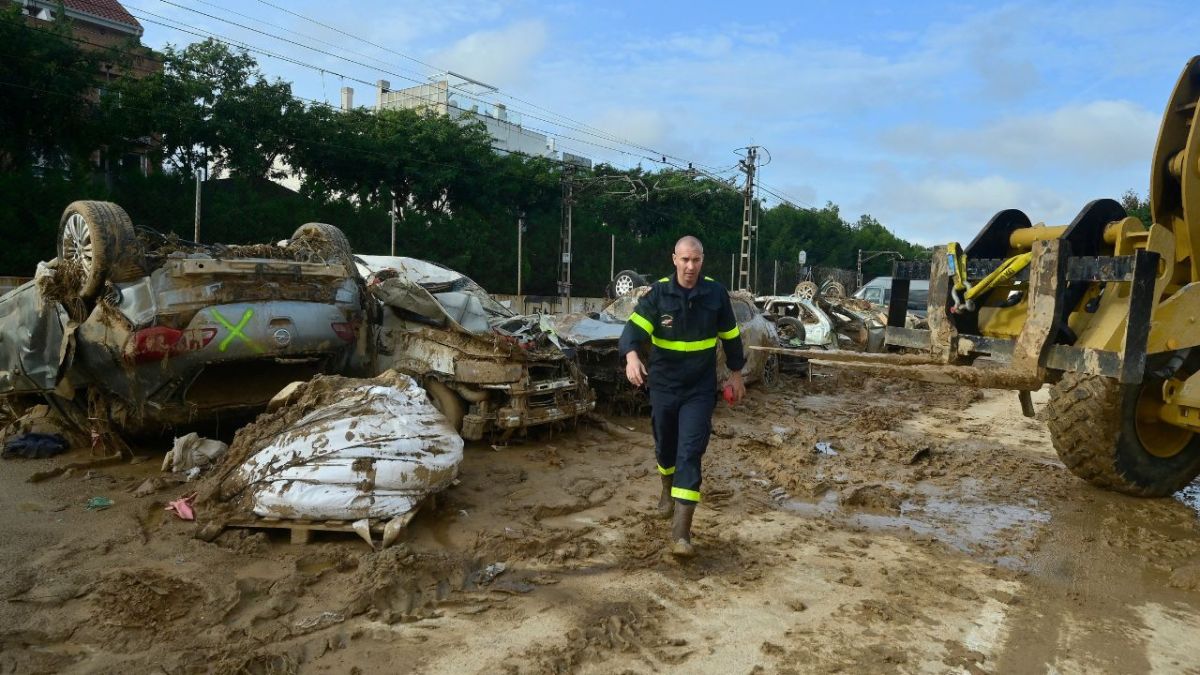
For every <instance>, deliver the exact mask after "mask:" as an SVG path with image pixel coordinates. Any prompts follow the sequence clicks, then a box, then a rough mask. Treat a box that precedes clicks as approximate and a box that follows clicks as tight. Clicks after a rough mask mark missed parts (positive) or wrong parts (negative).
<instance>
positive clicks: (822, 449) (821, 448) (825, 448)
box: [816, 441, 838, 456]
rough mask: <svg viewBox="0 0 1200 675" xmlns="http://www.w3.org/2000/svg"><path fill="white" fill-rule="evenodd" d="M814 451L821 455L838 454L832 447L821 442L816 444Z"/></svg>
mask: <svg viewBox="0 0 1200 675" xmlns="http://www.w3.org/2000/svg"><path fill="white" fill-rule="evenodd" d="M816 449H817V452H818V453H820V454H822V455H830V456H835V455H837V454H838V452H837V450H834V449H833V446H832V445H830V444H829V443H827V442H825V441H821V442H819V443H817V445H816Z"/></svg>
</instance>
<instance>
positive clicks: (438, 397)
mask: <svg viewBox="0 0 1200 675" xmlns="http://www.w3.org/2000/svg"><path fill="white" fill-rule="evenodd" d="M425 393H427V394H429V402H430V403H432V404H433V407H434V408H437V410H438V412H440V413H442V416H443V417H445V418H446V421H447V422H449V423H450V426H452V427H454V430H455V431H462V426H463V418H464V417H466V414H467V407H466V405H465V402H464V401H463V399H462V397H461V396H459V395H458V394H456V393H454V390H453V389H451V388H450V387H448V386H446V383H445V382H442V381H441V380H436V379H434V378H432V377H430V378H426V380H425Z"/></svg>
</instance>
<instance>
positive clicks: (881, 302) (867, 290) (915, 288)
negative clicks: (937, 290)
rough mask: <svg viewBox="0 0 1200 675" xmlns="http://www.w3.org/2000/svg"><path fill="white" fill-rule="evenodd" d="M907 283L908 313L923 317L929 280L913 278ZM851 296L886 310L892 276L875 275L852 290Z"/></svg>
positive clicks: (889, 298) (889, 297)
mask: <svg viewBox="0 0 1200 675" xmlns="http://www.w3.org/2000/svg"><path fill="white" fill-rule="evenodd" d="M908 283H909V286H908V313H909V314H914V315H916V316H918V317H920V318H922V319H923V318H925V314H926V313H927V312H928V310H929V281H928V280H927V279H913V280H912V281H910V282H908ZM853 297H855V298H858V299H860V300H866V301H867V302H869V303H871V305H872V306H874V307H876V308H878V309H880V310H881V311H884V312H886V311H887V309H888V303H890V302H891V301H892V278H891V277H875V278H874V279H871V280H870V281H868V282H867V283H865V284H863V285H862V287H861V288H859V289H858V290H856V291H854V296H853Z"/></svg>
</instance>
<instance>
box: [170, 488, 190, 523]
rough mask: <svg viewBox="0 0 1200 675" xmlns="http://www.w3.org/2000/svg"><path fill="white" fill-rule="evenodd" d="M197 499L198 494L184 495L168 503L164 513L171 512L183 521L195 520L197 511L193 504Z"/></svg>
mask: <svg viewBox="0 0 1200 675" xmlns="http://www.w3.org/2000/svg"><path fill="white" fill-rule="evenodd" d="M195 499H196V493H195V492H193V493H191V494H187V495H184V496H182V497H180V498H179V499H176V500H174V501H172V502H167V506H166V508H165V509H163V510H164V511H170V512H172V513H174V514H175V515H176V516H178V517H179V518H180V519H182V520H195V519H196V511H195V509H194V508H193V507H192V502H193V501H195Z"/></svg>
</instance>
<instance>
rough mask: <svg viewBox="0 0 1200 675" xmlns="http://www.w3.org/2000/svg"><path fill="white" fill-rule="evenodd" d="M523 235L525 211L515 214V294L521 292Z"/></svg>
mask: <svg viewBox="0 0 1200 675" xmlns="http://www.w3.org/2000/svg"><path fill="white" fill-rule="evenodd" d="M524 235H525V211H524V210H522V211H521V212H520V213H518V214H517V295H520V294H521V239H522V238H523V237H524Z"/></svg>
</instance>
